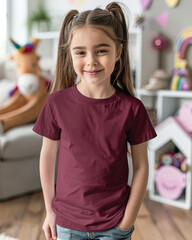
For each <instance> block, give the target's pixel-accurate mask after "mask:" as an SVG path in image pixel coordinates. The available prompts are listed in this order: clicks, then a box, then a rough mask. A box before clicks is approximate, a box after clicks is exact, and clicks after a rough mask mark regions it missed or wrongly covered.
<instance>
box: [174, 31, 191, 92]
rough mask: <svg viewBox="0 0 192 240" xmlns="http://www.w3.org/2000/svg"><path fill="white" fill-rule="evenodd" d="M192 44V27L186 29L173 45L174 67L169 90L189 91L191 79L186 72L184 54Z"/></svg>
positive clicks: (186, 66) (186, 63) (186, 65)
mask: <svg viewBox="0 0 192 240" xmlns="http://www.w3.org/2000/svg"><path fill="white" fill-rule="evenodd" d="M191 44H192V27H191V28H187V29H186V30H184V31H183V32H181V33H180V35H179V36H178V39H177V42H176V45H175V51H176V53H175V66H174V70H173V78H172V83H171V90H190V89H191V77H190V73H189V70H188V62H187V59H186V52H187V48H188V46H189V45H191Z"/></svg>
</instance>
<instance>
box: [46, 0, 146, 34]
mask: <svg viewBox="0 0 192 240" xmlns="http://www.w3.org/2000/svg"><path fill="white" fill-rule="evenodd" d="M70 2H73V4H70ZM110 2H112V0H97V1H92V0H73V1H72V0H44V4H45V7H46V8H47V10H48V11H49V13H50V15H51V16H52V17H53V19H54V25H55V26H54V27H55V28H56V29H57V30H59V28H60V25H61V23H62V21H63V17H64V16H65V14H66V13H67V12H68V11H70V10H71V9H77V10H79V11H80V12H81V11H84V10H88V9H94V8H96V7H101V8H103V9H105V7H106V5H107V4H108V3H110ZM118 2H122V3H124V4H125V5H126V6H127V7H128V9H129V10H130V12H131V15H132V16H134V15H135V14H140V13H141V12H142V9H141V5H140V1H139V0H120V1H118Z"/></svg>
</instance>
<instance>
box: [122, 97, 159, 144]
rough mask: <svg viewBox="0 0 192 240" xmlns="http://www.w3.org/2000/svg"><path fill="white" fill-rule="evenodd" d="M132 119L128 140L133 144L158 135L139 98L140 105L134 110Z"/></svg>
mask: <svg viewBox="0 0 192 240" xmlns="http://www.w3.org/2000/svg"><path fill="white" fill-rule="evenodd" d="M131 118H132V119H131V121H129V124H130V122H131V124H130V127H129V129H128V131H127V141H128V142H129V143H130V144H131V145H136V144H140V143H142V142H146V141H148V140H150V139H152V138H154V137H156V136H157V134H156V132H155V130H154V128H153V126H152V124H151V121H150V119H149V116H148V113H147V111H146V109H145V107H144V105H143V103H142V102H141V101H140V100H139V101H138V105H137V106H136V107H135V109H133V111H132V117H131Z"/></svg>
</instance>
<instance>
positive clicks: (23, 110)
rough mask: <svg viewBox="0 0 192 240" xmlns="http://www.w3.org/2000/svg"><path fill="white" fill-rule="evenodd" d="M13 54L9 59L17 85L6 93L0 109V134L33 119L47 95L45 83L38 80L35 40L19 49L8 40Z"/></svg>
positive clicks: (37, 40) (47, 85) (41, 78)
mask: <svg viewBox="0 0 192 240" xmlns="http://www.w3.org/2000/svg"><path fill="white" fill-rule="evenodd" d="M10 40H11V42H12V44H13V45H14V47H15V48H16V51H15V53H14V54H13V55H12V56H10V59H12V60H14V61H15V63H16V70H17V73H18V76H19V78H18V84H17V85H16V86H15V87H14V89H13V90H12V91H11V92H10V98H9V99H8V100H7V101H6V102H5V103H4V104H3V105H2V106H1V107H0V134H1V133H3V132H5V131H7V130H8V129H10V128H12V127H15V126H19V125H23V124H26V123H30V122H33V121H35V120H36V119H37V117H38V115H39V113H40V111H41V109H42V107H43V105H44V103H45V100H46V98H47V96H48V87H49V81H47V80H45V79H44V78H43V77H41V70H40V67H39V65H38V61H39V58H40V57H39V56H38V55H37V54H36V48H37V45H38V43H39V39H32V40H31V42H30V43H27V44H26V45H24V46H20V45H19V44H18V43H16V42H15V41H13V40H12V39H10Z"/></svg>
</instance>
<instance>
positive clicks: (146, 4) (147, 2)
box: [140, 0, 152, 10]
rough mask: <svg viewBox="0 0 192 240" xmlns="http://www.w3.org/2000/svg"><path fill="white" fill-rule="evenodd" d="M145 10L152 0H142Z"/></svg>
mask: <svg viewBox="0 0 192 240" xmlns="http://www.w3.org/2000/svg"><path fill="white" fill-rule="evenodd" d="M140 2H141V6H142V8H143V10H146V9H148V8H149V7H150V5H151V2H152V0H140Z"/></svg>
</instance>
